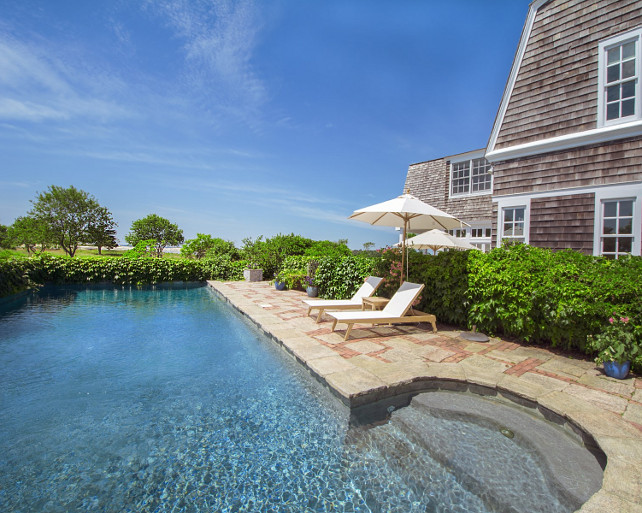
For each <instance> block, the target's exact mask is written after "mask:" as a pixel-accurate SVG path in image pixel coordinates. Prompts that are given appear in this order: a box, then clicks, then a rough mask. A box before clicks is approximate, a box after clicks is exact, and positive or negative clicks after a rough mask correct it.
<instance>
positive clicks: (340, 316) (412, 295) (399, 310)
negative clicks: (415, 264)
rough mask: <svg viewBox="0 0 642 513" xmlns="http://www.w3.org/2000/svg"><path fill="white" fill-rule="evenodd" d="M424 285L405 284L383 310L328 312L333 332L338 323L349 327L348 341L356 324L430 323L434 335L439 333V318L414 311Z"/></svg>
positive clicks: (346, 336)
mask: <svg viewBox="0 0 642 513" xmlns="http://www.w3.org/2000/svg"><path fill="white" fill-rule="evenodd" d="M423 288H424V285H420V284H417V283H410V282H405V283H403V284H402V285H401V287H399V290H397V292H395V295H394V296H392V298H391V299H390V302H389V303H388V304H387V305H386V306H385V307H384V309H383V310H378V311H367V312H365V311H363V312H328V315H329V316H330V317H332V318H333V319H334V322H333V323H332V331H334V329H335V328H336V326H337V323H339V322H341V323H345V324H347V325H348V328H347V330H346V334H345V337H344V338H343V339H344V340H348V337H349V336H350V331H351V330H352V326H353V325H354V324H373V325H374V324H404V323H410V322H428V323H430V324H431V325H432V331H433V333H434V332H436V331H437V318H436V317H435V316H434V315H432V314H427V313H423V312H419V311H417V310H413V309H412V303H413V301H415V299H417V297H419V294H420V293H421V291H422V290H423Z"/></svg>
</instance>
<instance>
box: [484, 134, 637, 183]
mask: <svg viewBox="0 0 642 513" xmlns="http://www.w3.org/2000/svg"><path fill="white" fill-rule="evenodd" d="M493 171H494V173H495V176H494V182H493V189H494V195H495V196H503V195H508V194H522V193H530V192H541V191H556V190H559V189H565V188H569V187H588V186H595V185H605V184H613V183H623V182H632V181H639V180H642V139H640V138H639V137H638V138H633V139H622V140H619V141H613V142H611V143H604V144H601V145H593V146H584V147H580V148H573V149H570V150H563V151H557V152H554V153H547V154H544V155H535V156H533V157H524V158H520V159H514V160H510V161H505V162H501V163H499V162H498V163H495V165H494V166H493Z"/></svg>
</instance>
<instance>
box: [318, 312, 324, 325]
mask: <svg viewBox="0 0 642 513" xmlns="http://www.w3.org/2000/svg"><path fill="white" fill-rule="evenodd" d="M321 317H323V308H319V315H317V324H319V323H320V322H321Z"/></svg>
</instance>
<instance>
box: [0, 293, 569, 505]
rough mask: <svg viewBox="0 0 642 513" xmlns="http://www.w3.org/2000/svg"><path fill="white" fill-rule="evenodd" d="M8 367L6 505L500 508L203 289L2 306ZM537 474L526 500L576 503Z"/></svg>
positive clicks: (2, 435) (0, 340) (0, 495)
mask: <svg viewBox="0 0 642 513" xmlns="http://www.w3.org/2000/svg"><path fill="white" fill-rule="evenodd" d="M0 380H1V382H2V384H3V386H2V392H1V393H2V402H1V411H0V413H1V415H0V455H1V460H0V510H1V511H25V512H26V511H51V512H59V511H60V512H62V511H110V512H111V511H132V512H134V511H136V512H138V511H150V512H151V511H154V512H165V511H194V512H200V511H266V512H267V511H275V512H277V511H278V512H289V511H291V512H299V511H346V512H349V511H354V512H369V511H399V512H414V511H434V512H437V511H444V512H445V511H448V512H462V513H463V512H467V513H468V512H472V513H475V512H480V513H481V512H489V511H501V509H497V506H496V505H494V504H493V503H492V501H491V502H489V501H488V500H486V499H485V497H484V494H483V493H482V494H480V493H477V494H476V493H473V492H472V491H470V490H469V487H468V488H467V486H466V485H465V484H463V483H462V482H461V480H460V479H458V477H457V475H456V474H455V473H453V472H452V470H451V469H450V468H449V466H448V465H447V464H446V463H444V462H443V461H442V462H439V461H438V460H436V459H433V458H432V457H431V454H430V452H429V451H428V450H426V449H425V448H424V447H423V446H422V445H421V444H420V443H418V442H417V440H416V439H415V438H413V437H412V436H410V435H409V434H408V433H407V432H406V431H405V430H404V429H403V423H404V422H408V420H407V419H406V420H405V421H404V419H403V418H402V416H400V417H399V418H398V419H399V422H397V421H396V419H395V416H394V415H393V418H392V421H391V422H388V423H386V424H384V425H381V426H377V427H372V428H364V427H361V428H355V427H351V426H350V425H349V411H348V410H347V409H346V408H345V407H344V406H343V405H342V404H341V403H340V402H339V401H337V400H336V399H335V398H334V397H332V396H331V395H330V394H329V392H327V391H326V390H325V389H324V388H323V387H321V386H320V385H319V384H318V383H317V382H315V381H314V380H313V379H312V378H311V377H310V376H309V375H308V374H307V372H305V371H304V370H303V369H302V368H301V366H300V365H299V364H297V363H296V362H295V361H294V360H292V359H291V358H289V357H288V356H287V355H286V354H285V353H284V352H283V351H282V350H281V349H279V348H278V347H277V346H276V345H275V344H274V343H273V342H272V341H270V340H269V339H267V338H265V337H263V336H262V335H261V334H260V333H259V332H258V331H257V329H256V328H254V327H253V325H251V324H250V323H249V322H247V321H246V320H244V319H243V318H242V316H240V315H239V314H237V313H235V311H234V310H233V309H232V308H230V307H229V306H228V305H227V304H225V303H224V302H222V301H220V300H218V299H217V297H216V296H215V295H214V294H213V293H212V292H211V291H210V290H209V289H208V288H206V287H182V288H157V289H147V290H136V289H123V288H118V289H112V288H94V289H73V288H55V289H54V288H51V289H43V290H42V291H40V292H39V293H37V294H34V295H33V296H27V297H26V298H24V299H23V300H21V301H19V302H18V304H16V303H15V302H14V304H11V305H9V304H5V305H4V307H3V311H2V312H0ZM408 411H410V410H408ZM430 429H439V430H441V431H440V432H441V433H442V436H443V434H444V433H445V434H447V433H448V432H449V430H452V432H453V433H454V432H455V431H457V430H459V431H461V430H464V427H462V425H461V424H452V423H450V424H446V425H444V424H443V422H442V420H439V421H438V422H437V423H436V424H434V425H433V427H431V428H430ZM465 429H469V428H468V427H466V428H465ZM467 436H473V437H474V436H478V434H477V432H475V431H473V432H470V433H469V434H468V435H467ZM500 436H501V435H500ZM500 441H501V443H506V445H508V446H510V444H509V443H508V442H505V441H504V440H501V439H500ZM488 443H491V442H488ZM492 443H495V442H492ZM509 448H510V447H509ZM509 457H511V456H509ZM512 458H513V459H519V458H522V459H523V465H524V467H525V468H530V467H531V466H533V465H534V464H536V463H537V462H536V461H534V460H533V459H532V455H524V454H523V451H521V450H519V451H517V452H516V453H515V454H514V455H513V457H512ZM528 458H531V459H528ZM513 471H514V470H511V472H513ZM531 474H532V475H531ZM531 474H529V476H528V477H527V479H528V483H529V489H530V490H533V495H534V496H537V497H540V500H539V501H535V502H533V501H529V502H528V505H527V507H528V508H529V509H524V510H523V511H535V510H534V509H533V508H534V507H535V508H537V509H536V510H537V511H551V512H562V511H572V507H571V506H570V505H568V504H563V503H562V502H560V499H559V497H557V496H556V494H555V492H554V490H549V489H548V485H547V483H546V480H545V479H543V477H542V476H541V475H539V474H541V472H540V473H539V474H537V472H534V473H531ZM515 479H519V477H518V476H516V477H515ZM538 480H539V481H538ZM537 497H536V498H537ZM533 504H534V506H533ZM515 506H516V507H518V508H519V507H521V505H520V504H516V505H515Z"/></svg>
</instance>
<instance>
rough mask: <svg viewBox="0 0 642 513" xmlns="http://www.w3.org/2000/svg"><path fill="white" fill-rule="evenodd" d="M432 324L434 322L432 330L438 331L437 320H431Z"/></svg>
mask: <svg viewBox="0 0 642 513" xmlns="http://www.w3.org/2000/svg"><path fill="white" fill-rule="evenodd" d="M430 324H432V332H433V333H437V323H436V322H435V321H430Z"/></svg>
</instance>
